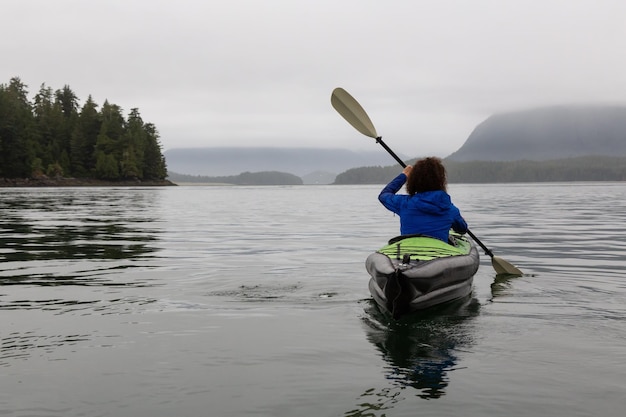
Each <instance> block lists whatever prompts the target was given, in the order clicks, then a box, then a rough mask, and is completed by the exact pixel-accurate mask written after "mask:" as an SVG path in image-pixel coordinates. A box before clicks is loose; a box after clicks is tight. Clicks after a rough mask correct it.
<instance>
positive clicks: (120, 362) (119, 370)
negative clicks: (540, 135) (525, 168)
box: [0, 183, 626, 417]
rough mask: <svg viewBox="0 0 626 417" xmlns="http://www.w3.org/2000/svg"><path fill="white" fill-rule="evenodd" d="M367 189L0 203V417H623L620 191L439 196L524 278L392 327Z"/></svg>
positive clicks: (570, 188) (87, 193) (374, 207)
mask: <svg viewBox="0 0 626 417" xmlns="http://www.w3.org/2000/svg"><path fill="white" fill-rule="evenodd" d="M380 188H381V187H379V186H294V187H172V188H64V189H0V314H1V315H2V324H1V328H0V329H1V332H0V416H11V417H17V416H20V417H26V416H29V417H31V416H52V417H54V416H59V417H60V416H64V417H67V416H151V417H154V416H216V417H227V416H415V415H420V416H421V415H423V416H502V415H507V416H563V417H565V416H567V417H571V416H596V417H601V416H602V417H604V416H606V417H613V416H615V417H617V416H622V415H624V410H623V406H624V405H626V402H625V400H624V398H625V394H626V321H625V317H626V276H625V274H624V267H625V266H626V184H624V183H559V184H506V185H460V184H455V185H452V186H451V187H450V193H451V195H452V197H453V200H454V201H455V203H456V204H457V206H459V208H460V209H461V211H462V213H463V215H464V217H465V218H466V220H467V221H468V223H469V224H470V227H471V229H472V231H473V232H474V233H475V234H476V235H477V236H478V237H479V238H480V239H481V240H482V241H483V243H485V244H486V245H487V246H489V247H490V248H491V249H492V250H493V251H494V253H495V254H496V255H498V256H501V257H503V258H505V259H506V260H508V261H510V262H512V263H514V264H516V265H517V266H518V267H520V268H521V269H522V270H523V271H524V272H525V275H524V276H522V277H518V278H502V277H496V275H495V272H494V270H493V268H492V267H491V264H490V262H489V258H488V257H487V256H485V255H483V256H482V258H481V267H480V269H479V271H478V273H477V274H476V276H475V279H474V291H473V294H472V295H471V297H469V298H467V299H465V300H460V301H459V302H457V303H454V304H452V305H448V306H444V307H442V308H438V309H435V310H434V311H432V312H430V313H428V314H426V315H423V316H420V317H413V318H409V319H406V320H402V321H400V322H392V321H390V320H389V319H388V318H387V317H385V316H383V315H381V314H380V313H379V312H378V310H377V308H376V306H375V305H374V303H373V302H372V301H371V297H370V295H369V292H368V290H367V281H368V279H369V277H368V276H367V273H366V271H365V268H364V260H365V258H366V257H367V255H368V254H369V253H370V252H372V251H374V250H376V249H377V248H378V247H380V246H382V245H383V244H384V243H385V242H386V240H387V239H389V238H390V237H393V236H394V235H396V234H397V232H398V229H399V227H398V218H397V217H394V215H393V214H391V213H389V212H387V211H386V210H385V209H384V208H383V207H382V206H381V205H380V204H379V203H378V201H377V200H376V196H377V194H378V191H379V189H380Z"/></svg>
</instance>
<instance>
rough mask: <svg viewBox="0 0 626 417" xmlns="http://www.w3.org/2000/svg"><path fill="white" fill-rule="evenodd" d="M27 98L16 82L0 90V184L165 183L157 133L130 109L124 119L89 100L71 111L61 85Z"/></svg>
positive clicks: (73, 100)
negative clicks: (31, 98) (60, 87)
mask: <svg viewBox="0 0 626 417" xmlns="http://www.w3.org/2000/svg"><path fill="white" fill-rule="evenodd" d="M28 95H29V91H28V86H27V85H25V84H24V83H22V81H21V80H20V79H19V78H18V77H14V78H12V79H11V80H10V82H9V83H8V84H0V179H2V181H0V186H15V185H14V184H22V185H33V184H41V185H43V186H45V185H48V186H54V185H55V181H56V184H60V185H62V184H66V185H94V184H96V185H97V184H100V185H106V184H140V185H141V184H144V183H145V184H153V185H156V184H161V185H166V184H168V181H167V180H165V178H166V177H167V168H166V164H165V158H164V157H163V153H162V151H161V144H160V142H159V134H158V131H157V129H156V127H155V125H154V124H152V123H145V122H144V121H143V120H142V118H141V115H140V113H139V110H138V109H137V108H133V109H131V110H130V112H129V114H128V116H127V117H124V115H123V114H122V109H121V108H120V107H119V106H117V105H115V104H111V103H109V102H108V100H106V101H105V102H104V103H103V104H102V106H99V105H98V104H97V103H95V102H94V100H93V99H92V97H91V95H90V96H89V97H88V98H87V100H86V101H85V102H84V104H83V105H82V107H80V108H79V100H78V97H77V96H76V94H75V93H74V92H73V91H72V89H71V88H70V87H69V86H67V85H66V86H64V87H63V88H62V89H58V90H53V89H52V88H51V87H48V86H46V85H45V84H42V85H41V87H40V89H39V91H38V92H37V93H36V94H35V95H34V99H33V101H32V102H31V100H30V99H29V96H28ZM98 108H100V109H98Z"/></svg>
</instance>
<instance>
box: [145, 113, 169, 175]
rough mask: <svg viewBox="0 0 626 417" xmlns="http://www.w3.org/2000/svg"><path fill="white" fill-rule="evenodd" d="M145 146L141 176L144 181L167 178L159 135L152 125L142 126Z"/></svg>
mask: <svg viewBox="0 0 626 417" xmlns="http://www.w3.org/2000/svg"><path fill="white" fill-rule="evenodd" d="M144 131H145V133H146V146H145V149H144V159H143V174H144V179H146V180H163V179H165V177H167V166H166V164H165V158H164V157H163V153H162V152H161V144H160V143H159V133H158V132H157V130H156V127H155V126H154V125H153V124H152V123H146V124H145V125H144Z"/></svg>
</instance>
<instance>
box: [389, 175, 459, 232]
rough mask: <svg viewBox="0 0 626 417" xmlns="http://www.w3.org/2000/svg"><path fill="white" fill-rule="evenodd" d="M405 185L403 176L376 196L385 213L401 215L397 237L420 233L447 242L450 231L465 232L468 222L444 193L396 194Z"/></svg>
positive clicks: (395, 179)
mask: <svg viewBox="0 0 626 417" xmlns="http://www.w3.org/2000/svg"><path fill="white" fill-rule="evenodd" d="M405 182H406V175H404V174H400V175H398V176H397V177H396V178H394V179H393V180H392V181H391V182H390V183H389V184H387V186H386V187H385V188H383V190H382V191H381V192H380V194H379V195H378V200H379V201H380V202H381V203H383V206H385V207H386V208H387V209H388V210H390V211H392V212H394V213H396V214H398V215H399V216H400V234H402V235H412V234H422V235H426V236H431V237H436V238H438V239H441V240H443V241H444V242H447V241H448V233H449V232H450V228H452V229H453V230H454V231H455V232H458V233H466V232H467V223H465V220H463V217H461V213H460V212H459V209H458V208H456V206H455V205H454V204H452V200H451V199H450V196H449V195H448V193H446V192H445V191H426V192H423V193H416V194H415V195H412V196H411V195H407V194H397V195H396V193H397V192H398V191H400V189H401V188H402V186H403V185H404V183H405Z"/></svg>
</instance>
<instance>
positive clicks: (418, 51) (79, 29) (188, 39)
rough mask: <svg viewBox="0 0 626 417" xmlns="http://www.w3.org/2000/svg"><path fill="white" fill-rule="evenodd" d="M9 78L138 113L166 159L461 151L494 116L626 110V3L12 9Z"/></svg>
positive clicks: (61, 0) (23, 3) (442, 1)
mask: <svg viewBox="0 0 626 417" xmlns="http://www.w3.org/2000/svg"><path fill="white" fill-rule="evenodd" d="M1 13H2V24H1V25H0V57H1V58H0V62H1V64H0V83H2V84H8V83H9V81H10V79H11V78H12V77H15V76H17V77H19V78H20V79H21V80H22V82H23V83H25V84H26V85H27V86H28V89H29V91H30V95H31V97H32V96H33V95H34V94H35V93H36V92H37V91H38V90H39V88H40V86H41V84H42V83H45V84H46V86H48V87H51V88H53V89H54V90H56V89H60V88H62V87H63V86H65V85H69V86H70V88H71V89H72V90H73V91H74V93H75V94H76V95H77V96H78V98H79V99H80V104H81V105H82V103H84V101H85V100H86V98H87V97H88V96H89V95H92V97H93V99H94V100H95V101H96V103H98V104H100V105H101V104H102V103H103V102H104V100H109V102H110V103H113V104H117V105H119V106H120V107H121V108H122V109H123V110H124V113H125V115H127V114H128V111H129V110H130V109H132V108H138V109H139V111H140V113H141V115H142V118H143V119H144V121H145V122H151V123H153V124H155V125H156V127H157V129H158V130H159V132H160V135H161V143H162V145H163V149H164V150H167V149H171V148H177V147H205V146H294V147H311V146H312V147H332V148H351V149H375V148H374V147H375V146H378V145H376V144H375V142H374V140H373V139H371V138H368V137H365V136H362V135H361V134H359V133H358V132H357V131H356V130H354V129H353V128H352V127H350V125H348V124H347V123H346V122H345V121H344V120H343V119H341V117H340V116H339V115H338V114H337V113H336V112H335V111H334V109H333V108H332V107H331V105H330V94H331V92H332V90H333V89H334V88H335V87H343V88H345V89H346V90H347V91H348V92H350V93H351V94H352V95H353V96H354V97H355V98H356V99H357V100H358V101H359V102H360V103H361V104H362V105H363V107H364V108H365V110H366V111H367V112H368V114H369V116H370V118H371V119H372V121H373V123H374V125H375V126H376V129H377V130H378V133H379V134H380V135H382V136H383V139H384V140H385V142H386V143H387V145H389V146H390V147H391V148H392V149H393V150H395V151H396V152H398V153H403V154H407V155H410V156H418V155H425V154H432V155H439V156H447V155H448V154H450V153H452V152H454V151H455V150H457V149H458V148H459V147H460V146H461V145H462V144H463V143H464V142H465V140H466V139H467V137H468V136H469V134H470V133H471V132H472V130H473V129H474V127H476V125H478V124H479V123H480V122H482V121H483V120H485V119H486V118H487V117H489V116H490V115H491V114H493V113H498V112H503V111H510V110H517V109H524V108H529V107H537V106H544V105H554V104H569V103H611V104H626V1H623V0H456V1H453V0H423V1H420V0H402V1H399V0H384V1H383V0H378V1H372V0H370V1H368V0H312V1H298V0H176V1H173V0H172V1H163V0H161V1H159V0H54V1H52V0H4V1H3V2H2V8H1Z"/></svg>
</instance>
